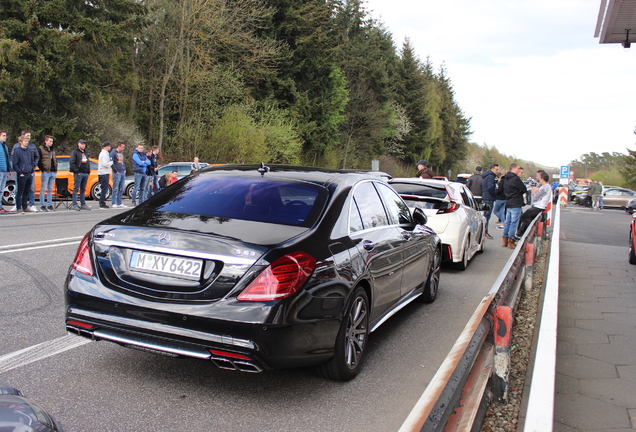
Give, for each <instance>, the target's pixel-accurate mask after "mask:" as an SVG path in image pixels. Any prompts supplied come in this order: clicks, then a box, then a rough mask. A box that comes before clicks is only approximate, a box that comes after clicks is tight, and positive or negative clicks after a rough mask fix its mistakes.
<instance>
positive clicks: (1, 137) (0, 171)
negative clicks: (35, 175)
mask: <svg viewBox="0 0 636 432" xmlns="http://www.w3.org/2000/svg"><path fill="white" fill-rule="evenodd" d="M6 141H7V131H6V130H0V193H3V192H4V187H5V186H6V184H7V180H8V179H10V178H11V177H12V176H13V174H12V171H13V168H12V167H11V156H10V154H9V147H7V144H6ZM2 213H9V211H8V210H5V209H4V208H2V197H1V196H0V214H2Z"/></svg>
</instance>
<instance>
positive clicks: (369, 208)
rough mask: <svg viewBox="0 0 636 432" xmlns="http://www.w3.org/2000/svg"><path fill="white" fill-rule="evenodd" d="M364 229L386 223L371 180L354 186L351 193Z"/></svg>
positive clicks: (382, 207)
mask: <svg viewBox="0 0 636 432" xmlns="http://www.w3.org/2000/svg"><path fill="white" fill-rule="evenodd" d="M353 196H354V198H355V201H356V204H357V205H358V210H359V211H360V216H361V217H362V224H363V226H364V228H365V229H369V228H373V227H379V226H384V225H388V224H389V222H388V220H387V218H386V213H385V211H384V206H383V205H382V201H381V200H380V196H379V195H378V193H377V192H376V190H375V188H374V187H373V184H372V183H371V182H363V183H360V184H358V185H357V186H356V188H355V191H354V193H353Z"/></svg>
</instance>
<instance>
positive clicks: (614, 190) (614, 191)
mask: <svg viewBox="0 0 636 432" xmlns="http://www.w3.org/2000/svg"><path fill="white" fill-rule="evenodd" d="M620 194H621V191H620V190H618V189H611V190H608V191H607V192H606V194H605V195H620Z"/></svg>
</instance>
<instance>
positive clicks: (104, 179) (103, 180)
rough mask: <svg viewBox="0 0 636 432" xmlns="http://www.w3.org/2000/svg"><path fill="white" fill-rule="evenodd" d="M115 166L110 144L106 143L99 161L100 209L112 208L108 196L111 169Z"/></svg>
mask: <svg viewBox="0 0 636 432" xmlns="http://www.w3.org/2000/svg"><path fill="white" fill-rule="evenodd" d="M111 166H113V161H112V159H111V158H110V142H109V141H104V143H103V144H102V151H101V152H99V158H98V160H97V177H98V178H99V186H100V189H101V191H100V194H99V208H100V209H108V208H110V207H109V206H108V204H106V195H107V192H108V188H109V185H108V184H109V182H110V167H111Z"/></svg>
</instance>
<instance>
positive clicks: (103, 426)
mask: <svg viewBox="0 0 636 432" xmlns="http://www.w3.org/2000/svg"><path fill="white" fill-rule="evenodd" d="M90 204H91V205H92V206H93V207H94V208H95V207H97V206H96V203H94V202H91V203H90ZM117 211H122V210H97V209H94V210H92V211H90V212H88V211H82V212H71V211H59V212H56V213H47V214H26V215H14V214H10V215H0V275H1V276H0V293H1V296H0V381H5V382H8V383H9V384H11V385H13V386H15V387H18V388H20V389H21V390H22V391H23V392H24V393H25V395H26V396H27V397H29V398H31V399H33V400H35V401H37V402H38V403H40V404H41V405H42V406H43V407H45V408H46V409H47V410H48V411H50V412H51V413H52V414H53V415H55V416H56V417H57V418H58V420H60V422H61V423H62V424H63V426H64V427H65V429H66V431H67V432H75V431H77V432H90V431H100V432H103V431H120V432H123V431H153V432H154V431H159V430H170V431H186V430H187V431H190V430H198V431H228V432H234V431H277V432H278V431H299V430H303V431H334V430H337V431H360V430H364V431H368V432H374V431H394V430H397V429H398V428H399V427H400V425H401V424H402V422H403V421H404V419H405V418H406V416H407V415H408V413H409V412H410V410H411V409H412V407H413V405H414V404H415V403H416V401H417V400H418V398H419V397H420V395H421V393H422V392H423V391H424V389H425V388H426V385H427V384H428V382H429V381H430V380H431V378H432V377H433V375H434V374H435V372H436V370H437V368H438V366H439V365H440V364H441V363H442V361H443V360H444V358H445V357H446V355H447V353H448V351H449V350H450V348H451V347H452V345H453V344H454V342H455V340H456V339H457V336H458V335H459V334H460V332H461V330H462V329H463V327H464V325H465V323H466V322H467V321H468V319H469V317H470V316H471V314H472V312H473V311H474V309H475V308H476V307H477V305H478V303H479V302H480V300H481V299H482V298H483V296H484V295H485V294H486V293H487V292H488V291H489V290H490V288H491V287H492V284H493V283H494V281H495V280H496V278H497V276H498V274H499V272H500V271H501V269H502V268H503V266H504V265H505V263H506V261H507V260H508V257H509V255H510V252H511V251H510V250H509V249H504V248H502V247H501V246H500V241H499V237H495V240H489V241H488V242H487V245H486V251H485V252H484V253H483V254H481V255H477V256H476V257H475V258H474V259H473V261H471V263H470V264H469V266H468V269H467V270H466V271H465V272H461V271H456V270H451V269H448V268H444V269H443V271H442V276H441V286H440V292H439V295H438V298H437V301H436V302H435V303H433V304H431V305H422V304H411V305H409V306H408V307H406V308H404V309H403V310H402V311H400V312H399V313H398V314H396V315H395V316H394V317H392V318H391V319H390V320H389V321H388V322H386V323H385V324H384V325H383V326H382V327H381V328H379V329H378V330H377V331H376V332H374V333H373V334H372V335H371V338H370V349H369V352H368V356H367V358H366V364H365V365H364V367H363V370H362V372H361V374H360V375H359V376H358V377H357V378H356V379H355V380H353V381H350V382H347V383H337V382H332V381H328V380H325V379H322V378H319V377H317V376H315V375H314V374H313V372H312V371H311V370H310V369H289V370H278V371H273V372H265V373H262V374H245V373H239V372H231V371H223V370H219V369H217V368H216V367H215V366H214V365H212V364H211V363H208V362H205V361H202V360H191V359H175V358H170V357H163V356H158V355H154V354H149V353H144V352H140V351H135V350H131V349H126V348H122V347H120V346H118V345H115V344H112V343H108V342H89V341H88V342H87V341H85V340H84V339H82V338H79V337H75V336H71V335H67V333H66V331H65V328H64V304H63V294H62V286H63V282H64V278H65V276H66V272H67V270H68V266H69V265H70V263H71V262H72V260H73V257H74V254H75V251H76V248H77V245H78V244H79V241H80V240H81V238H82V236H83V235H84V234H85V233H86V232H87V231H88V230H89V229H90V228H91V227H92V226H93V225H94V224H95V223H96V222H98V221H100V220H102V219H104V218H106V217H107V216H108V215H109V214H111V213H113V212H117ZM608 213H609V212H608ZM590 217H599V218H602V217H606V215H605V214H599V215H593V216H590ZM599 226H600V225H599ZM494 227H495V225H494V222H493V223H492V224H491V233H493V235H494V234H499V235H500V231H498V230H496V229H495V228H494ZM38 344H40V345H38ZM21 350H22V351H21Z"/></svg>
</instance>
